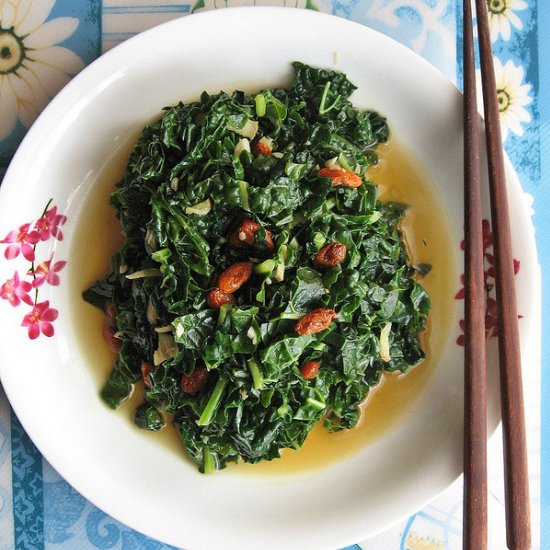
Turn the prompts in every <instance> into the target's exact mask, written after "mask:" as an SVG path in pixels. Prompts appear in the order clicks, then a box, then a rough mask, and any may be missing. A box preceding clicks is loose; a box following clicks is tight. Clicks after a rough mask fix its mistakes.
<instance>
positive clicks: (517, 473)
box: [464, 0, 531, 550]
mask: <svg viewBox="0 0 550 550" xmlns="http://www.w3.org/2000/svg"><path fill="white" fill-rule="evenodd" d="M467 4H468V6H467ZM476 14H477V29H478V37H479V57H480V66H481V77H482V84H483V103H484V112H485V136H486V146H487V159H488V170H489V191H490V203H491V220H492V232H493V251H494V260H495V261H494V267H495V289H496V301H497V328H498V335H499V337H498V342H499V365H500V393H501V411H502V428H503V440H504V478H505V506H506V542H507V546H508V548H510V549H513V550H528V549H529V548H531V528H530V523H531V522H530V505H529V479H528V472H527V444H526V435H525V419H524V406H523V383H522V376H521V356H520V341H519V331H518V324H517V306H516V295H515V286H514V262H513V256H512V238H511V232H510V221H509V210H508V198H507V191H506V179H505V172H504V153H503V149H502V139H501V133H500V123H499V110H498V101H497V95H496V81H495V73H494V64H493V54H492V49H491V37H490V31H489V17H488V13H487V2H486V0H476ZM471 19H472V18H471V13H470V6H469V0H465V1H464V25H465V28H466V22H467V21H468V27H471ZM470 30H471V28H470ZM470 40H471V41H472V42H473V40H472V39H471V33H470V32H468V35H467V34H466V32H465V33H464V41H465V42H466V41H468V42H469V41H470ZM472 50H473V46H472ZM465 51H466V46H465ZM465 68H466V56H465ZM466 72H467V71H466V70H465V80H464V88H465V96H469V97H470V100H469V101H468V109H471V106H472V102H471V96H472V95H474V96H475V79H472V78H471V76H470V77H468V80H466ZM466 84H468V89H466ZM465 107H466V105H465ZM469 116H470V117H471V118H472V119H473V118H475V116H476V115H475V114H474V113H473V112H470V115H469ZM465 117H466V115H465ZM472 132H473V130H472ZM474 142H475V139H474ZM465 147H468V146H467V145H465ZM468 154H469V155H470V153H468ZM473 156H474V157H475V153H473ZM468 171H469V168H468ZM468 177H469V176H468ZM469 198H470V197H469V196H466V195H465V201H468V200H469ZM474 200H477V199H476V198H475V197H474ZM470 208H471V207H470V206H468V207H467V208H466V210H469V209H470ZM476 209H477V207H476ZM476 215H477V214H476ZM475 226H476V229H477V227H478V225H477V221H476V222H475ZM466 233H467V234H468V233H469V231H468V229H466ZM476 238H477V237H476ZM477 246H479V245H476V248H477ZM477 308H478V309H479V308H480V304H477ZM468 322H470V324H471V323H472V319H471V318H470V319H467V320H466V325H468ZM471 343H472V342H470V343H469V342H467V341H466V347H465V349H466V350H467V349H468V346H469V344H471ZM467 354H468V355H467V357H469V356H470V355H471V353H470V352H467ZM467 360H468V359H467ZM467 366H468V365H467ZM470 366H471V365H470ZM468 370H470V368H467V369H466V371H468ZM466 381H470V382H471V380H470V375H468V374H466ZM476 391H478V390H474V389H473V388H472V387H471V386H470V387H465V395H466V394H472V395H473V393H474V392H476ZM472 395H469V396H468V398H467V399H468V403H469V406H471V407H472V408H475V409H476V410H477V409H478V408H481V407H482V408H483V409H484V410H485V408H486V404H485V402H484V400H483V403H474V401H473V396H472ZM482 399H483V398H482ZM465 403H466V398H465ZM467 414H468V415H469V413H466V412H465V421H467V423H468V424H469V423H470V422H471V423H472V424H474V422H480V417H481V416H484V415H485V414H486V413H481V414H479V413H477V412H476V413H475V414H474V413H472V415H471V416H468V417H467V416H466V415H467ZM480 430H481V428H480V427H479V426H477V427H476V428H473V427H472V426H469V425H468V426H465V433H466V432H468V433H472V434H473V433H476V434H479V433H481V431H480ZM472 444H473V442H471V441H470V442H468V443H467V445H466V446H472ZM477 444H478V443H475V445H477ZM473 452H474V449H471V450H470V452H469V458H468V461H469V462H468V464H466V461H465V466H467V465H468V467H469V466H470V465H471V464H473V463H475V464H476V466H475V467H474V468H473V471H468V472H466V471H465V478H466V477H468V478H469V480H468V484H469V488H468V490H469V496H468V502H467V503H465V504H467V507H468V509H466V508H465V513H467V514H468V516H465V518H464V521H465V523H467V524H468V525H467V526H466V530H465V532H466V531H467V532H468V537H470V536H472V535H471V534H470V533H471V532H474V531H475V532H477V531H481V538H483V536H486V535H484V534H483V527H480V526H479V525H478V524H477V523H476V520H475V519H474V518H472V516H471V514H472V513H473V508H474V504H473V503H472V502H470V501H471V500H472V495H473V494H475V495H478V494H479V493H481V492H482V491H483V490H484V489H483V486H484V484H485V485H486V476H484V475H483V467H479V464H477V460H478V458H477V456H473ZM476 452H479V450H478V451H476ZM485 453H486V451H482V452H481V456H482V457H485ZM465 456H466V455H465ZM482 460H484V458H482ZM473 472H477V474H479V476H481V479H478V478H475V477H474V473H473ZM477 474H476V475H477ZM465 484H466V482H465ZM470 485H471V487H474V489H472V488H471V487H470ZM472 490H473V491H474V493H472ZM484 506H485V510H486V504H485V505H484ZM484 513H485V517H484V518H483V522H484V523H485V527H484V529H485V531H486V511H485V512H484ZM471 522H473V523H471ZM466 542H467V541H466V539H465V545H466ZM482 544H483V543H482ZM485 545H486V543H485ZM464 547H465V548H470V549H471V550H478V549H479V548H485V546H479V545H478V546H464Z"/></svg>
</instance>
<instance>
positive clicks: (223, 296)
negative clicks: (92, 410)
mask: <svg viewBox="0 0 550 550" xmlns="http://www.w3.org/2000/svg"><path fill="white" fill-rule="evenodd" d="M206 303H207V304H208V307H211V308H212V309H220V307H222V306H223V305H224V304H234V303H235V296H233V294H227V293H226V292H223V291H221V290H220V289H219V288H213V289H212V290H211V291H210V292H209V293H208V295H207V296H206Z"/></svg>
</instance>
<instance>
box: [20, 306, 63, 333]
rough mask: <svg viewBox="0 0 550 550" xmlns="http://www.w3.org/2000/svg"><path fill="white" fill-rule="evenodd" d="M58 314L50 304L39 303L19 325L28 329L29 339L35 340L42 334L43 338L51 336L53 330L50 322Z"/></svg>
mask: <svg viewBox="0 0 550 550" xmlns="http://www.w3.org/2000/svg"><path fill="white" fill-rule="evenodd" d="M58 315H59V312H58V311H57V309H54V308H51V307H50V302H49V301H48V300H46V301H45V302H40V303H39V304H36V305H35V306H34V308H33V310H32V311H31V312H30V313H27V315H25V317H24V318H23V322H22V323H21V326H22V327H27V328H28V329H29V338H30V339H31V340H35V339H36V338H38V337H39V336H40V334H43V335H44V336H48V337H50V336H53V334H54V328H53V325H52V321H55V320H56V319H57V316H58Z"/></svg>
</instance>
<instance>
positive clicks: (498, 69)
mask: <svg viewBox="0 0 550 550" xmlns="http://www.w3.org/2000/svg"><path fill="white" fill-rule="evenodd" d="M494 64H495V80H496V85H497V100H498V110H499V113H500V128H501V131H502V141H504V140H506V138H507V137H508V132H509V131H510V130H511V131H512V132H513V133H514V134H516V135H518V136H522V135H523V126H522V125H523V124H528V123H530V122H531V114H530V113H529V111H528V110H527V109H525V107H526V106H527V105H529V104H530V103H532V102H533V98H532V97H531V96H530V95H529V93H530V91H531V84H524V83H523V78H524V72H523V67H521V66H516V65H514V62H513V61H511V60H510V61H507V62H506V64H505V65H503V64H502V63H501V62H500V60H499V59H497V58H495V59H494ZM477 82H478V85H477V90H478V94H479V97H478V102H479V104H480V105H481V104H482V101H483V98H482V95H481V93H482V92H481V73H480V72H479V71H477Z"/></svg>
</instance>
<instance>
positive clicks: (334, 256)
mask: <svg viewBox="0 0 550 550" xmlns="http://www.w3.org/2000/svg"><path fill="white" fill-rule="evenodd" d="M346 252H347V249H346V245H345V244H344V243H339V242H334V243H329V244H326V245H325V246H323V248H321V250H319V252H317V254H316V255H315V258H314V259H313V263H314V264H315V265H316V266H318V267H334V266H335V265H338V264H339V263H340V262H342V261H343V260H344V258H345V257H346Z"/></svg>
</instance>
